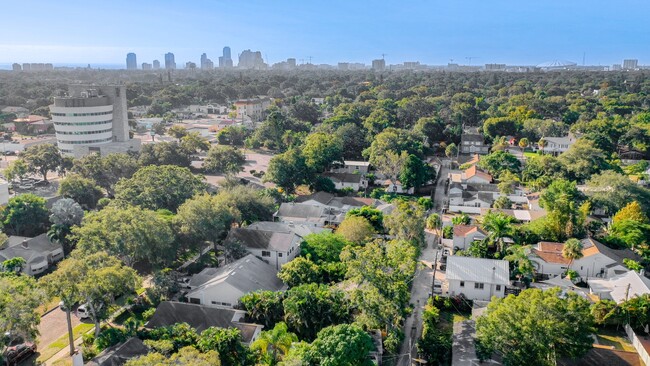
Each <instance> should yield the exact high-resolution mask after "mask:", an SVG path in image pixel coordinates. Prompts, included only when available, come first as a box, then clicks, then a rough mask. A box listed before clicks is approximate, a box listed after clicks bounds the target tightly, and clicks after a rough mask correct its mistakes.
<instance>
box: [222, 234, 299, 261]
mask: <svg viewBox="0 0 650 366" xmlns="http://www.w3.org/2000/svg"><path fill="white" fill-rule="evenodd" d="M301 242H302V238H301V237H300V236H298V235H296V234H295V233H294V232H293V231H291V230H283V229H272V230H268V229H254V228H253V229H251V228H250V227H246V228H234V229H231V230H230V232H229V233H228V236H227V237H226V240H225V241H224V245H225V246H228V245H235V244H239V245H241V246H243V247H244V248H246V250H247V251H248V252H249V253H251V254H253V255H255V256H256V257H258V258H260V259H261V260H263V261H264V262H266V263H268V264H270V265H271V266H273V267H274V268H275V269H276V270H280V267H282V266H283V265H284V264H286V263H288V262H289V261H291V260H292V259H293V258H295V257H296V255H297V254H298V252H299V251H300V243H301Z"/></svg>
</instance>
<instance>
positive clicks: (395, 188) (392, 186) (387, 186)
mask: <svg viewBox="0 0 650 366" xmlns="http://www.w3.org/2000/svg"><path fill="white" fill-rule="evenodd" d="M383 186H384V190H385V191H386V192H388V193H400V194H413V193H414V192H415V189H414V188H413V187H411V188H408V189H407V188H406V187H404V186H403V185H402V182H400V181H399V180H396V181H395V182H393V181H392V180H390V179H386V180H385V181H384V183H383Z"/></svg>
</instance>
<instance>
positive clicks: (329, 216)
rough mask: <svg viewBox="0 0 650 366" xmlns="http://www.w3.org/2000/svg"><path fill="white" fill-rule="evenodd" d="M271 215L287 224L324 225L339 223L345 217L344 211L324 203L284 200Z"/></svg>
mask: <svg viewBox="0 0 650 366" xmlns="http://www.w3.org/2000/svg"><path fill="white" fill-rule="evenodd" d="M273 217H274V218H275V219H276V220H278V221H280V222H284V223H287V224H295V225H309V226H315V227H324V226H326V225H330V224H335V225H337V224H340V223H341V222H342V221H343V219H344V218H345V212H344V211H342V210H341V209H339V208H334V207H331V206H326V205H316V204H307V203H294V202H285V203H282V204H280V208H279V209H278V211H277V212H276V213H275V214H274V215H273Z"/></svg>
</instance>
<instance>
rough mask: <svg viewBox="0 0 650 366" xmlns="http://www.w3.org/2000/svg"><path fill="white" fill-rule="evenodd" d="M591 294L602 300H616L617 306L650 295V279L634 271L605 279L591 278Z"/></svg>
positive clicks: (589, 281)
mask: <svg viewBox="0 0 650 366" xmlns="http://www.w3.org/2000/svg"><path fill="white" fill-rule="evenodd" d="M587 284H589V292H590V293H591V294H594V295H596V296H598V297H599V298H600V299H601V300H605V299H607V300H614V301H615V302H616V303H617V304H620V303H622V302H625V301H627V300H629V299H632V298H634V297H638V296H643V295H647V294H650V279H648V278H647V277H646V276H643V275H640V274H638V273H637V272H634V271H628V272H625V273H623V274H620V275H617V276H614V277H611V278H608V279H603V278H589V279H587Z"/></svg>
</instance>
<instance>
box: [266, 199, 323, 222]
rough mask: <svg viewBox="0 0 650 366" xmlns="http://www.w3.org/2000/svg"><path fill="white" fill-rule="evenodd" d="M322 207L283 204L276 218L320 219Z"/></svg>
mask: <svg viewBox="0 0 650 366" xmlns="http://www.w3.org/2000/svg"><path fill="white" fill-rule="evenodd" d="M323 211H324V208H323V207H318V206H312V205H306V204H301V203H283V204H281V205H280V209H279V210H278V212H277V216H282V217H297V218H304V219H307V218H320V217H322V216H323Z"/></svg>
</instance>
